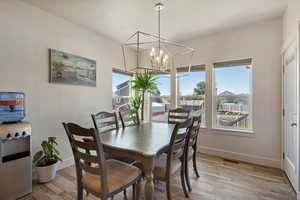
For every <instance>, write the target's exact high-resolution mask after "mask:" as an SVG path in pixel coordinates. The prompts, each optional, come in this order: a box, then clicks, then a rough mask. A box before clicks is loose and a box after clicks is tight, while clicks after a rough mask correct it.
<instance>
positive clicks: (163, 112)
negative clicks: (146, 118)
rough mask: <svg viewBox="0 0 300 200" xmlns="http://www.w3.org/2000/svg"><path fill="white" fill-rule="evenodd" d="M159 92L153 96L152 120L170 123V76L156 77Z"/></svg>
mask: <svg viewBox="0 0 300 200" xmlns="http://www.w3.org/2000/svg"><path fill="white" fill-rule="evenodd" d="M156 77H157V79H156V84H157V91H156V92H155V93H154V94H153V95H152V97H151V100H152V120H153V121H162V122H166V121H168V109H169V107H170V91H171V82H170V81H171V80H170V77H171V76H170V74H161V75H156Z"/></svg>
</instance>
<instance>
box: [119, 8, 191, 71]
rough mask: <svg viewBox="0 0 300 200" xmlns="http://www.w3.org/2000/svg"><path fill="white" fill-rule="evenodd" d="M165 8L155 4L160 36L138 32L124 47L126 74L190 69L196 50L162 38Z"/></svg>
mask: <svg viewBox="0 0 300 200" xmlns="http://www.w3.org/2000/svg"><path fill="white" fill-rule="evenodd" d="M163 8H164V5H163V4H162V3H157V4H155V10H156V11H157V12H158V34H149V33H145V32H142V31H136V32H135V33H134V34H132V36H130V37H129V38H128V39H127V40H126V42H125V43H124V44H123V45H122V52H123V57H124V70H125V71H126V72H131V73H134V72H144V71H153V72H154V73H170V71H171V68H172V67H175V65H177V66H181V67H189V68H190V66H191V60H192V57H193V54H194V51H195V50H194V49H193V48H191V47H187V46H185V45H183V44H180V43H177V42H174V41H170V40H168V39H165V38H163V37H161V11H162V9H163ZM133 58H134V59H133Z"/></svg>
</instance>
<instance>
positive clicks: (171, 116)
mask: <svg viewBox="0 0 300 200" xmlns="http://www.w3.org/2000/svg"><path fill="white" fill-rule="evenodd" d="M189 116H190V111H189V110H187V109H184V108H175V109H170V110H169V112H168V123H169V124H177V123H179V122H184V121H185V120H187V119H188V118H189Z"/></svg>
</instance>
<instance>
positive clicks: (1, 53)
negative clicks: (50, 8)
mask: <svg viewBox="0 0 300 200" xmlns="http://www.w3.org/2000/svg"><path fill="white" fill-rule="evenodd" d="M0 26H1V28H0V29H1V31H0V46H1V49H0V61H1V64H0V91H23V92H25V94H26V106H27V108H26V111H27V117H26V120H28V121H30V122H31V123H32V135H33V150H34V151H36V150H37V148H38V147H39V144H40V142H41V140H43V139H45V138H47V137H48V136H56V137H58V142H59V150H60V151H61V153H62V157H63V159H64V160H66V161H71V158H72V153H71V148H70V146H69V143H68V141H67V137H66V133H65V132H64V130H63V127H62V122H69V121H72V122H76V123H79V124H81V125H83V126H86V127H92V121H91V117H90V114H91V113H93V112H97V111H99V110H111V104H112V101H111V96H112V89H111V88H112V87H111V68H112V67H118V66H122V65H123V60H122V58H123V57H122V53H121V48H120V44H119V43H116V42H114V41H111V40H109V39H107V38H105V37H102V36H99V35H96V34H94V33H92V32H89V31H86V30H85V29H83V28H81V27H79V26H77V25H74V24H71V23H69V22H67V21H65V20H64V19H62V18H58V17H55V16H53V15H51V14H48V13H47V12H45V11H43V10H40V9H37V8H35V7H31V6H29V5H27V4H25V3H23V2H19V1H16V0H7V1H0ZM48 48H55V49H58V50H62V51H65V52H69V53H72V54H75V55H80V56H83V57H86V58H90V59H94V60H96V61H97V87H84V86H72V85H59V84H49V82H48V76H49V73H48V71H49V65H48V60H49V58H48Z"/></svg>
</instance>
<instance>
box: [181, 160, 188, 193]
mask: <svg viewBox="0 0 300 200" xmlns="http://www.w3.org/2000/svg"><path fill="white" fill-rule="evenodd" d="M184 172H185V162H182V167H181V169H180V180H181V186H182V189H183V192H184V195H185V197H186V198H189V194H188V192H187V190H186V186H185V178H184V176H185V174H184Z"/></svg>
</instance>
